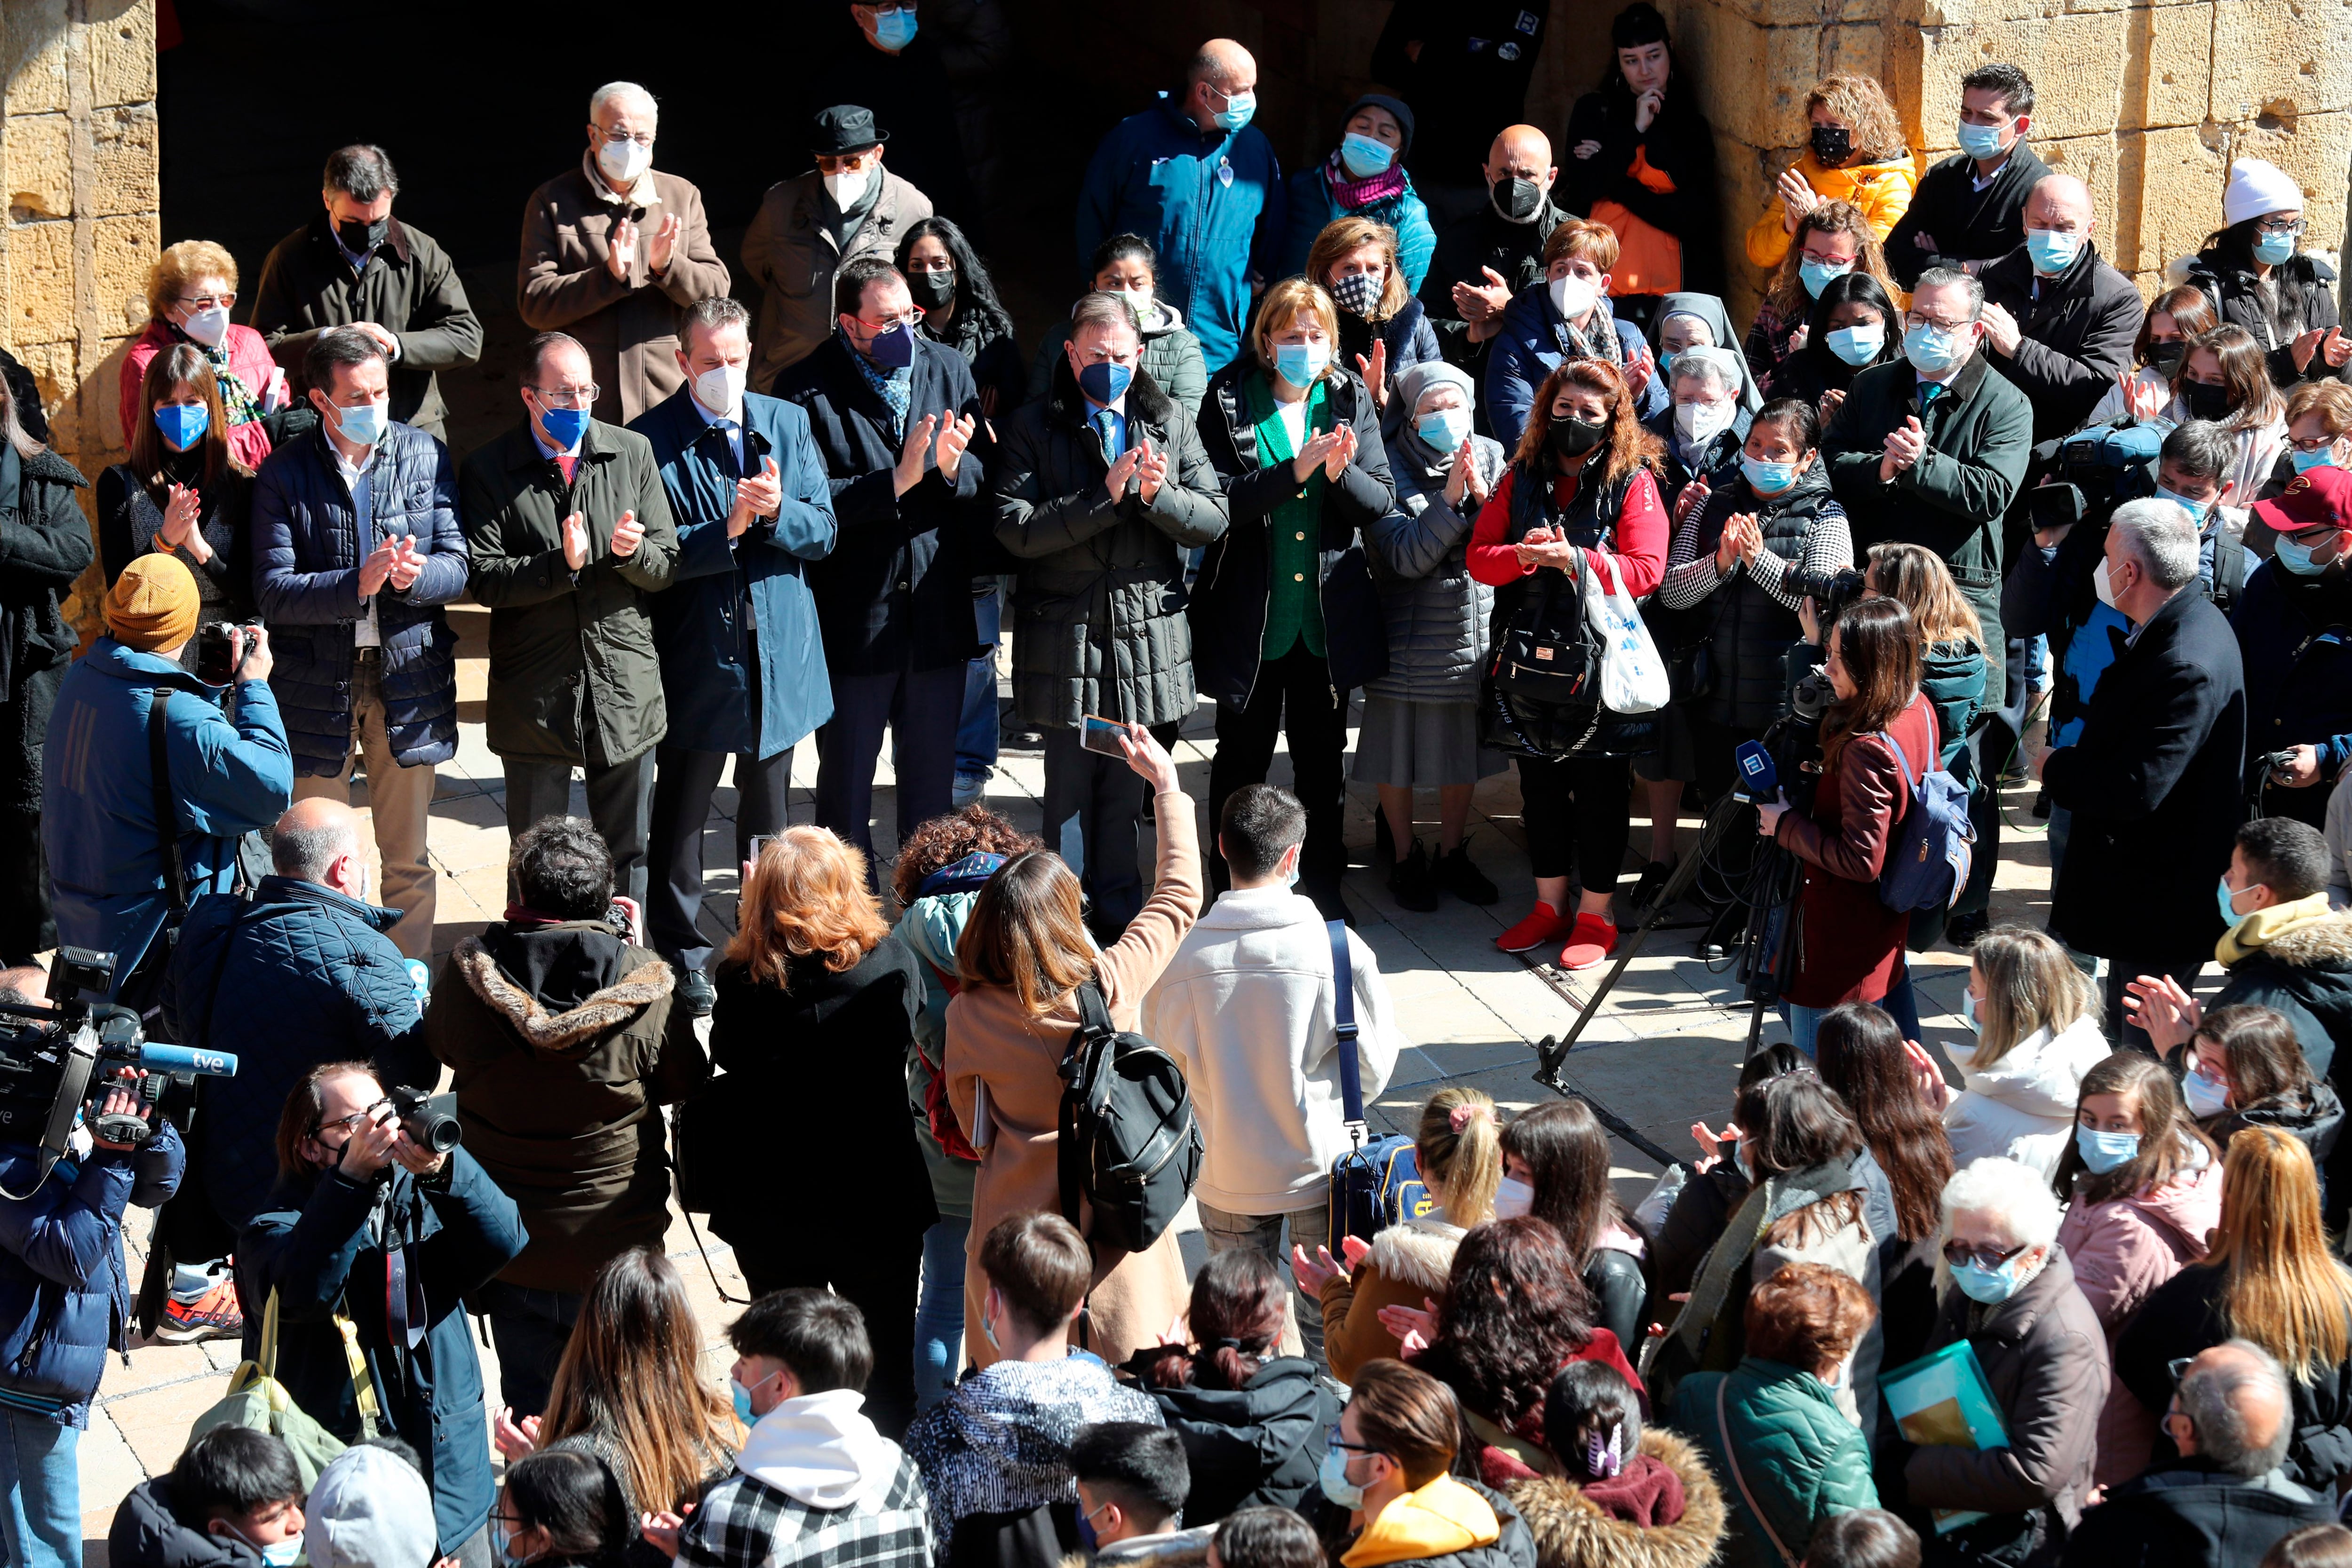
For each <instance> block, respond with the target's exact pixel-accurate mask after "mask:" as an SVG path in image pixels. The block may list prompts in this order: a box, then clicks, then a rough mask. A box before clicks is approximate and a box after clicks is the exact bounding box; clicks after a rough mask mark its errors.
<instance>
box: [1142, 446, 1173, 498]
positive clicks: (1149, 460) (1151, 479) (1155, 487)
mask: <svg viewBox="0 0 2352 1568" xmlns="http://www.w3.org/2000/svg"><path fill="white" fill-rule="evenodd" d="M1137 450H1138V451H1139V452H1141V453H1142V454H1143V455H1142V456H1141V457H1140V458H1139V459H1138V460H1137V462H1136V465H1135V478H1136V486H1135V494H1136V496H1137V497H1138V498H1139V500H1141V501H1142V502H1143V504H1144V505H1145V506H1147V507H1148V506H1150V505H1151V503H1152V502H1153V501H1154V500H1155V499H1157V498H1158V497H1159V495H1160V486H1162V485H1165V484H1166V483H1168V449H1167V448H1166V447H1164V446H1154V445H1152V444H1151V443H1150V440H1149V439H1148V438H1147V439H1146V440H1145V441H1144V443H1143V444H1142V445H1141V446H1139V447H1138V448H1137Z"/></svg>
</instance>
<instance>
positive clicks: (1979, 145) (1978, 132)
mask: <svg viewBox="0 0 2352 1568" xmlns="http://www.w3.org/2000/svg"><path fill="white" fill-rule="evenodd" d="M1959 143H1960V151H1961V152H1965V153H1967V154H1968V155H1969V157H1971V158H1975V159H1978V160H1979V161H1981V160H1983V159H1987V158H1990V157H1991V156H1992V155H1993V154H1995V153H1996V152H2000V126H1998V125H1970V124H1969V123H1968V122H1967V121H1966V120H1963V121H1961V122H1960V129H1959Z"/></svg>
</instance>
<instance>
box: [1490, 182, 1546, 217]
mask: <svg viewBox="0 0 2352 1568" xmlns="http://www.w3.org/2000/svg"><path fill="white" fill-rule="evenodd" d="M1543 198H1544V193H1543V187H1542V186H1541V185H1538V184H1537V183H1535V182H1534V181H1533V180H1522V179H1520V178H1518V177H1517V175H1513V176H1512V177H1511V178H1510V179H1507V180H1497V181H1496V182H1495V186H1494V190H1493V192H1492V199H1493V201H1494V204H1495V210H1496V212H1498V213H1500V214H1503V216H1505V217H1507V218H1508V219H1510V220H1511V222H1513V223H1515V224H1524V223H1531V222H1533V221H1534V219H1535V215H1536V213H1537V212H1538V210H1539V209H1540V208H1541V207H1542V206H1543Z"/></svg>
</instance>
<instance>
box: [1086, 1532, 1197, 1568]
mask: <svg viewBox="0 0 2352 1568" xmlns="http://www.w3.org/2000/svg"><path fill="white" fill-rule="evenodd" d="M1216 1533H1217V1527H1216V1526H1215V1525H1213V1524H1203V1525H1201V1526H1199V1527H1198V1528H1196V1529H1192V1530H1163V1531H1160V1533H1159V1534H1157V1535H1137V1536H1131V1537H1129V1539H1127V1540H1125V1541H1119V1542H1113V1543H1112V1544H1110V1545H1108V1546H1104V1547H1100V1548H1097V1550H1096V1552H1095V1554H1094V1556H1093V1557H1092V1558H1091V1559H1089V1558H1087V1556H1086V1554H1085V1553H1083V1552H1072V1553H1071V1554H1070V1555H1068V1556H1067V1557H1065V1558H1063V1559H1062V1568H1089V1565H1090V1564H1091V1568H1203V1564H1205V1563H1207V1562H1208V1561H1209V1542H1211V1541H1213V1540H1214V1539H1215V1538H1216Z"/></svg>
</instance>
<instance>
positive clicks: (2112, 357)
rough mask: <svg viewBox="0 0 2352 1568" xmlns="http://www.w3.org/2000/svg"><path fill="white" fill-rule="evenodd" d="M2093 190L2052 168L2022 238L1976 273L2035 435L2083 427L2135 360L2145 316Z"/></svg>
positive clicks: (1995, 339) (1993, 348)
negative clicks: (2104, 236) (2109, 251)
mask: <svg viewBox="0 0 2352 1568" xmlns="http://www.w3.org/2000/svg"><path fill="white" fill-rule="evenodd" d="M2098 226H2099V223H2098V214H2097V213H2096V211H2095V209H2094V208H2093V206H2092V204H2091V193H2090V189H2089V187H2087V186H2085V185H2084V183H2083V182H2082V181H2080V180H2077V179H2076V178H2074V175H2072V174H2045V175H2043V176H2042V179H2040V180H2039V181H2037V182H2035V183H2034V186H2033V189H2032V191H2031V192H2030V193H2027V195H2026V198H2025V243H2024V244H2023V245H2021V246H2018V248H2017V249H2015V250H2013V251H2011V252H2010V253H2009V254H2008V255H2007V256H2002V257H2001V258H2000V260H1999V261H1995V262H1990V263H1988V264H1986V266H1985V267H1983V269H1982V270H1981V271H1979V273H1978V275H1977V276H1978V277H1979V278H1980V279H1981V280H1982V281H1983V283H1984V290H1985V308H1984V327H1985V348H1986V349H1987V350H1989V351H1990V353H1991V355H1992V363H1993V368H1994V369H1995V370H1998V371H2000V373H2001V374H2002V375H2004V376H2006V377H2008V378H2009V380H2010V382H2011V383H2013V384H2014V385H2015V386H2016V388H2017V390H2018V391H2020V392H2023V393H2024V394H2025V398H2026V401H2027V402H2031V403H2032V405H2033V439H2034V440H2035V441H2037V442H2041V441H2047V440H2049V439H2050V438H2051V437H2052V436H2053V435H2063V434H2067V433H2068V432H2070V431H2073V430H2074V429H2076V428H2077V427H2078V426H2080V425H2081V424H2082V423H2083V421H2084V419H2085V418H2087V417H2088V416H2089V414H2090V412H2091V410H2092V408H2093V407H2094V406H2095V404H2096V403H2097V402H2098V401H2099V399H2100V398H2101V397H2102V396H2103V395H2104V394H2105V392H2106V390H2107V389H2108V388H2109V387H2112V386H2114V385H2115V384H2116V371H2121V370H2123V369H2125V368H2126V366H2128V365H2129V364H2130V363H2131V357H2132V340H2134V339H2135V338H2137V336H2138V335H2139V324H2140V318H2141V317H2142V316H2143V315H2144V314H2145V313H2146V311H2145V307H2144V306H2142V304H2141V303H2140V298H2139V290H2138V289H2137V288H2134V287H2132V281H2131V279H2130V278H2128V277H2125V276H2124V275H2123V274H2122V273H2120V272H2117V271H2116V269H2115V268H2114V267H2110V266H2108V265H2107V263H2106V260H2105V258H2104V257H2103V256H2100V255H2099V247H2098V246H2097V245H2096V244H2095V243H2094V242H2093V239H2092V235H2093V232H2094V231H2095V230H2096V229H2097V227H2098Z"/></svg>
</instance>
